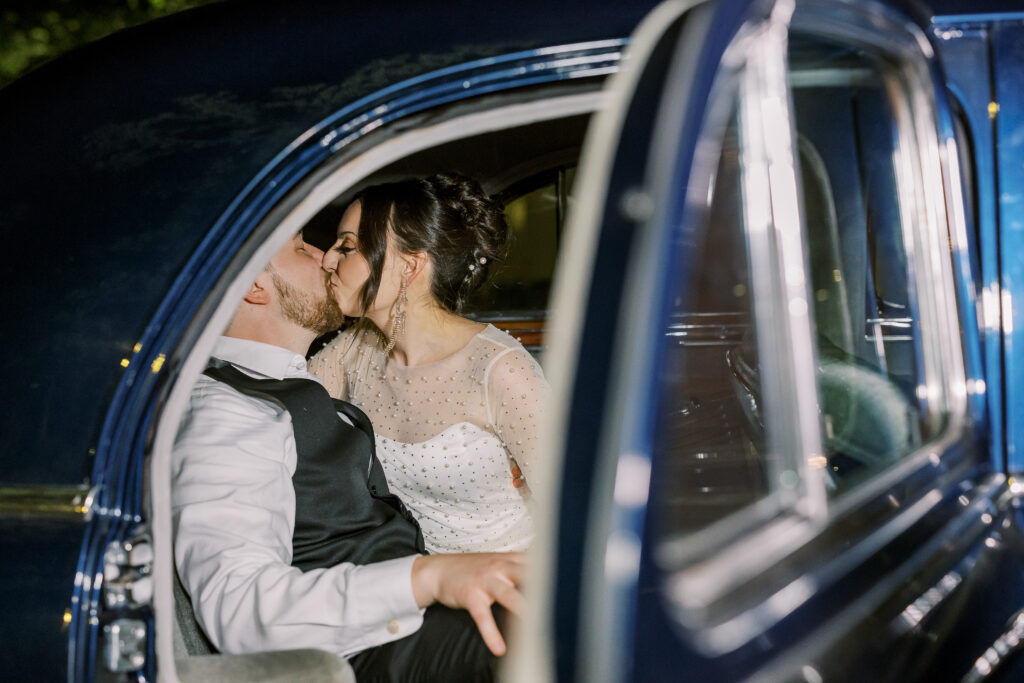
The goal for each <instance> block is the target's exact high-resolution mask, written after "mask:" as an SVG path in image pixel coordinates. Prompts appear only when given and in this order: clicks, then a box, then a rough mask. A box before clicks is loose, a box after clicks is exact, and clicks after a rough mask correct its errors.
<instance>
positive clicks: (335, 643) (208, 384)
mask: <svg viewBox="0 0 1024 683" xmlns="http://www.w3.org/2000/svg"><path fill="white" fill-rule="evenodd" d="M213 355H214V357H216V358H219V359H221V360H224V361H227V362H229V363H231V364H232V365H234V366H236V367H237V368H239V369H240V370H242V371H243V372H245V373H247V374H249V375H252V376H254V377H260V378H273V379H284V378H289V377H304V378H311V376H310V375H309V374H308V372H307V371H306V361H305V359H304V358H303V357H302V356H299V355H298V354H295V353H292V352H291V351H289V350H287V349H284V348H281V347H277V346H270V345H268V344H261V343H259V342H253V341H247V340H242V339H234V338H230V337H222V338H221V339H220V340H219V342H218V343H217V346H216V348H215V349H214V353H213ZM295 463H296V450H295V437H294V434H293V431H292V422H291V417H290V416H289V414H288V411H287V410H285V409H284V408H283V407H282V406H280V405H278V404H275V403H271V402H268V401H264V400H261V399H257V398H253V397H249V396H245V395H243V394H241V393H239V392H238V391H236V390H234V389H232V388H231V387H229V386H228V385H226V384H224V383H222V382H218V381H216V380H213V379H211V378H209V377H207V376H205V375H201V376H200V378H199V380H198V381H197V382H196V386H195V388H194V389H193V390H192V396H191V404H190V407H189V410H188V412H187V413H186V415H185V418H184V420H183V421H182V424H181V427H180V429H179V432H178V436H177V440H176V442H175V446H174V459H173V489H172V497H173V513H174V525H175V540H174V557H175V564H176V566H177V568H178V573H179V575H180V576H181V579H182V582H183V583H184V585H185V589H186V590H187V591H188V593H189V595H190V596H191V597H192V604H193V607H194V609H195V613H196V618H197V620H198V621H199V623H200V625H201V626H202V627H203V630H204V631H205V632H206V634H207V635H208V636H209V638H210V640H211V641H212V642H213V644H214V645H215V646H216V647H217V648H218V649H219V650H220V651H221V652H225V653H245V652H257V651H265V650H285V649H297V648H320V649H323V650H327V651H330V652H334V653H336V654H338V655H341V656H349V655H353V654H356V653H358V652H361V651H363V650H365V649H367V648H370V647H374V646H376V645H380V644H383V643H387V642H390V641H393V640H397V639H398V638H402V637H404V636H407V635H409V634H411V633H413V632H415V631H416V630H417V629H418V628H419V627H420V625H421V624H422V623H423V610H422V609H420V608H419V607H418V606H417V605H416V599H415V597H414V596H413V591H412V579H411V577H412V563H413V560H414V559H415V557H416V556H415V555H410V556H408V557H403V558H399V559H395V560H388V561H386V562H378V563H374V564H369V565H363V566H356V565H353V564H349V563H343V564H339V565H336V566H334V567H329V568H327V569H313V570H310V571H307V572H305V573H303V572H302V571H301V570H299V569H297V568H295V567H292V566H291V560H292V533H293V530H294V526H295V490H294V488H293V486H292V474H293V473H294V472H295Z"/></svg>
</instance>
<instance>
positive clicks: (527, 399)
mask: <svg viewBox="0 0 1024 683" xmlns="http://www.w3.org/2000/svg"><path fill="white" fill-rule="evenodd" d="M505 237H506V226H505V219H504V215H503V213H502V209H501V206H500V205H499V204H498V203H497V202H494V201H492V200H491V199H490V198H489V197H488V196H487V195H486V194H484V192H483V190H482V189H481V187H480V185H479V184H478V183H476V182H475V181H472V180H469V179H467V178H464V177H461V176H456V175H435V176H431V177H429V178H424V179H419V180H408V181H402V182H397V183H389V184H386V185H378V186H375V187H370V188H367V189H365V190H363V191H362V192H361V193H360V194H359V195H358V196H357V197H356V199H355V200H354V201H353V202H352V204H351V205H350V206H349V207H348V209H347V210H346V212H345V214H344V216H343V217H342V220H341V224H340V225H339V227H338V239H337V241H336V242H335V244H334V246H333V247H332V248H331V249H330V250H329V251H327V252H326V253H325V255H324V268H325V269H327V270H328V271H331V273H332V274H331V287H332V288H333V290H334V292H335V295H336V296H337V299H338V303H339V304H340V306H341V309H342V311H343V312H344V313H345V314H346V315H349V316H353V317H358V318H360V321H359V322H358V323H357V324H356V325H354V326H353V327H352V328H349V329H348V330H345V331H344V332H342V333H341V334H340V335H339V336H338V337H337V338H335V339H334V340H333V341H332V342H331V343H330V344H328V345H327V346H325V347H324V348H323V349H322V350H321V351H320V352H319V353H318V354H317V355H316V356H315V357H314V358H313V359H312V360H311V362H310V365H309V367H310V371H311V372H312V373H313V374H314V375H316V376H317V377H318V378H319V379H320V380H321V381H322V382H323V383H324V385H325V386H326V387H327V390H328V391H329V392H330V393H331V395H332V396H334V397H336V398H341V399H344V400H346V401H349V402H351V403H353V404H355V405H356V406H358V407H359V408H361V409H362V410H363V411H364V412H365V413H366V414H367V415H368V416H369V418H370V420H371V421H372V422H373V426H374V430H375V432H376V441H377V455H378V457H379V458H380V461H381V464H382V465H383V467H384V472H385V474H386V475H387V479H388V485H389V486H390V488H391V490H392V492H394V493H395V494H397V495H398V496H399V497H400V498H401V499H402V500H403V501H404V502H405V503H406V505H407V506H408V507H409V509H410V510H411V511H412V513H413V514H414V515H415V516H416V518H417V520H418V521H419V522H420V526H421V527H422V529H423V535H424V540H425V542H426V547H427V550H429V551H430V552H434V553H455V552H491V551H503V550H524V549H526V548H527V547H528V546H529V544H530V541H531V540H532V539H533V535H534V532H533V522H532V518H531V514H530V507H529V505H528V496H529V494H528V487H526V486H522V485H521V484H522V477H525V480H526V481H527V482H529V481H530V476H531V472H532V468H531V466H532V465H533V463H534V459H535V456H536V451H537V442H538V434H537V430H538V425H539V423H540V420H541V415H542V414H543V411H544V407H545V404H546V397H547V383H546V382H545V380H544V377H543V375H542V374H541V370H540V366H539V365H538V364H537V362H536V361H535V360H534V359H533V357H532V356H530V354H529V353H528V352H527V351H526V350H525V349H524V348H523V346H522V345H521V344H520V343H519V342H517V341H516V340H515V339H513V338H512V337H510V336H509V335H508V334H506V333H504V332H502V331H500V330H498V329H496V328H495V327H493V326H491V325H484V324H481V323H477V322H474V321H472V320H468V319H466V318H463V317H461V316H460V315H458V313H459V311H460V310H461V308H462V305H463V303H464V302H465V301H466V299H467V298H468V297H469V295H470V294H471V293H472V292H473V291H475V290H476V289H477V288H478V287H480V285H482V284H483V283H484V281H485V280H486V278H487V272H488V269H489V267H490V266H491V265H492V264H493V263H495V262H496V261H499V260H500V258H501V255H502V253H503V251H504V243H505Z"/></svg>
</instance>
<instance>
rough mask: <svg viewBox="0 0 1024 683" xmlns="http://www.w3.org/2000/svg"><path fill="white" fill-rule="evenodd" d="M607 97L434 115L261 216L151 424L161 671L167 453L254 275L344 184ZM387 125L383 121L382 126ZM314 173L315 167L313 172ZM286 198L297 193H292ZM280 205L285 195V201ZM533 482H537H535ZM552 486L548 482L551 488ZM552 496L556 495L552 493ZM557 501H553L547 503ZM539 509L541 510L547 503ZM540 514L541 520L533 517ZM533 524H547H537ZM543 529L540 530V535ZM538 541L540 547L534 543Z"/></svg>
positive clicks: (166, 664)
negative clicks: (264, 228) (263, 233)
mask: <svg viewBox="0 0 1024 683" xmlns="http://www.w3.org/2000/svg"><path fill="white" fill-rule="evenodd" d="M605 105H606V96H605V94H604V92H603V91H588V92H583V93H575V94H563V95H560V96H558V97H554V98H544V97H538V98H536V99H533V100H531V101H528V102H516V103H514V104H507V105H505V106H490V107H488V108H485V109H483V110H480V111H469V112H466V111H461V112H460V113H457V114H456V115H454V116H451V117H448V118H444V117H440V118H439V119H432V120H431V121H430V122H429V123H425V124H422V125H418V126H416V127H414V128H412V129H411V130H408V131H403V132H400V133H398V134H396V135H395V136H394V137H390V138H388V139H386V140H384V141H383V142H381V143H380V144H375V145H372V146H370V147H368V148H364V149H362V150H361V151H359V152H357V153H356V154H355V155H354V156H352V158H349V159H345V158H344V157H345V150H342V151H341V153H340V154H339V156H340V157H341V158H342V159H343V161H342V162H341V163H340V164H339V165H338V166H337V167H336V168H334V169H333V170H332V171H330V172H329V173H328V174H327V175H326V176H325V177H323V178H320V179H319V180H318V182H317V183H316V184H315V186H314V187H313V188H312V189H307V188H304V186H302V185H301V184H300V185H298V186H297V187H296V189H295V191H294V192H295V193H302V194H303V195H304V196H303V198H302V199H301V200H299V201H298V202H296V203H294V204H292V205H291V206H290V207H289V208H287V210H286V211H285V212H284V213H283V215H282V214H281V213H279V212H278V211H271V212H270V213H269V214H268V216H267V218H266V219H265V221H267V222H276V223H277V226H276V227H275V228H274V229H273V231H272V232H271V234H270V235H269V236H268V237H267V239H266V240H265V241H264V242H263V243H262V244H261V245H260V246H259V247H257V248H256V250H255V251H254V252H253V253H252V255H251V257H250V258H249V260H248V262H247V263H246V264H245V266H243V267H242V268H241V269H240V270H239V271H238V272H237V273H236V274H235V275H234V276H233V277H232V279H231V283H230V284H229V285H228V287H227V288H226V290H225V292H224V295H223V296H222V298H221V300H220V302H219V303H218V304H217V306H216V308H215V310H214V312H213V314H212V315H211V316H210V318H209V319H208V320H207V322H206V323H205V325H204V328H203V331H202V332H201V333H200V335H199V336H198V337H197V339H196V341H195V344H194V345H193V347H192V348H191V349H190V350H189V351H188V353H187V355H186V356H185V358H184V360H183V361H182V363H181V366H180V369H179V371H178V374H177V378H176V380H175V384H174V386H173V387H172V388H171V390H170V393H169V394H168V396H167V400H166V403H165V404H164V406H163V408H162V409H161V411H160V413H159V415H158V417H157V423H156V427H155V433H154V434H155V435H154V438H153V444H152V450H151V459H152V465H151V468H150V474H149V477H148V483H149V485H150V492H151V505H150V509H151V516H150V519H151V524H152V529H153V542H154V557H155V560H154V563H153V575H154V594H153V605H154V619H155V621H156V625H157V641H156V651H157V656H158V658H159V660H160V662H161V667H162V668H161V672H160V673H161V677H167V678H168V680H172V681H173V680H177V679H176V676H177V674H176V671H175V669H174V664H173V662H174V650H173V643H172V637H171V636H172V634H173V629H174V628H175V626H174V619H175V616H174V605H173V597H172V590H171V587H172V583H173V572H174V569H173V563H174V560H173V551H172V524H171V517H172V514H171V476H170V475H171V464H172V463H171V453H172V447H173V444H174V439H175V436H176V434H177V429H178V425H179V424H180V421H181V418H182V416H183V415H184V414H185V410H186V408H187V406H188V402H189V395H190V392H191V390H192V386H193V384H194V383H195V381H196V379H197V378H198V377H199V374H200V373H201V372H202V370H203V368H204V367H205V366H206V362H207V359H208V358H209V356H210V353H211V352H212V351H213V347H214V344H215V343H216V341H217V339H218V337H219V336H220V334H221V332H222V330H223V329H224V328H225V327H226V326H227V324H228V322H229V321H230V319H231V317H232V315H234V312H235V309H236V308H237V306H238V302H239V301H241V299H242V296H243V294H244V293H245V290H246V289H247V288H248V286H249V284H248V283H251V281H252V279H253V278H254V277H256V275H258V274H259V272H260V271H261V270H262V269H263V267H264V265H265V264H266V263H267V262H269V261H270V259H271V257H272V256H273V255H274V253H276V251H277V250H278V249H279V248H280V247H281V246H282V245H283V244H284V243H285V242H286V241H287V240H288V239H289V237H291V236H292V235H294V234H295V233H296V232H297V231H298V230H299V229H300V228H301V227H302V226H303V225H304V224H305V223H306V222H307V221H308V220H309V219H311V218H312V217H313V216H314V215H315V214H316V212H317V211H319V210H320V209H321V208H323V207H324V206H326V205H327V204H328V203H329V202H330V201H331V200H332V199H334V197H336V196H337V195H339V194H341V193H342V192H343V191H344V190H345V189H347V188H349V187H352V186H353V185H355V184H356V183H358V182H359V181H360V180H362V179H364V178H366V177H367V176H369V175H371V174H372V173H374V172H375V171H377V170H379V169H381V168H383V167H385V166H387V165H388V164H389V163H391V162H392V161H395V160H397V159H399V158H402V157H405V156H408V155H410V154H414V153H416V152H418V151H421V150H424V149H428V148H430V147H434V146H437V145H441V144H444V143H446V142H450V141H452V140H457V139H461V138H466V137H471V136H473V135H478V134H482V133H487V132H492V131H498V130H504V129H507V128H512V127H516V126H521V125H528V124H530V123H537V122H541V121H547V120H552V119H557V118H564V117H568V116H574V115H577V114H585V113H592V112H595V111H598V110H600V109H603V108H604V107H605ZM386 128H387V127H386V126H384V127H381V130H382V131H383V130H384V129H386ZM314 174H315V172H314ZM291 196H295V195H294V194H293V195H291ZM283 203H284V204H287V203H288V200H287V199H285V200H284V201H283ZM559 464H560V463H559V462H558V458H556V457H551V458H547V459H544V460H542V461H541V463H540V465H539V467H540V468H541V469H542V470H543V471H542V472H541V474H543V475H544V476H543V477H541V479H542V481H548V482H550V480H551V478H552V477H553V476H554V473H555V472H556V471H558V466H559ZM534 488H535V489H536V488H537V487H536V486H535V487H534ZM554 490H555V489H554V488H553V487H552V491H554ZM551 495H554V494H553V493H552V494H551ZM555 507H557V506H554V505H552V509H554V508H555ZM542 509H544V510H547V509H548V506H544V507H543V508H542ZM538 519H540V518H538ZM538 527H539V529H540V530H541V531H542V532H543V530H544V529H546V528H548V527H550V525H545V524H543V523H542V522H539V523H538ZM540 537H541V533H539V534H538V539H539V540H540ZM539 545H540V544H539V542H538V546H539Z"/></svg>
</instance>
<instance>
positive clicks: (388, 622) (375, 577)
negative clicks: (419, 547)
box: [349, 555, 426, 654]
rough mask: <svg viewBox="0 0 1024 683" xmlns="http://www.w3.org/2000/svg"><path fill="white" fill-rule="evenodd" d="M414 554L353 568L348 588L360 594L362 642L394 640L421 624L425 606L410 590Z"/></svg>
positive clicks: (415, 629) (378, 642) (409, 632)
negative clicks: (418, 602)
mask: <svg viewBox="0 0 1024 683" xmlns="http://www.w3.org/2000/svg"><path fill="white" fill-rule="evenodd" d="M417 557H419V555H409V556H408V557H400V558H398V559H395V560H386V561H384V562H374V563H373V564H367V565H361V566H356V567H355V569H354V570H353V573H352V576H351V579H350V583H349V590H351V591H352V595H357V596H360V599H359V602H358V604H359V616H360V619H359V621H360V623H362V624H364V625H365V628H366V631H365V632H364V634H363V637H364V640H365V641H366V642H369V643H374V644H382V643H388V642H391V641H393V640H398V639H399V638H404V637H406V636H408V635H412V634H413V633H415V632H416V631H417V630H418V629H419V627H420V626H421V625H422V624H423V613H424V612H425V611H426V610H425V609H422V608H420V607H419V605H417V604H416V596H415V595H414V594H413V590H412V565H413V562H415V561H416V558H417ZM369 596H373V597H372V598H371V597H369ZM368 598H369V599H368ZM361 649H365V648H361ZM350 654H355V653H354V652H353V653H350Z"/></svg>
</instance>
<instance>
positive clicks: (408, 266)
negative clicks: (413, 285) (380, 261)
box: [402, 251, 428, 282]
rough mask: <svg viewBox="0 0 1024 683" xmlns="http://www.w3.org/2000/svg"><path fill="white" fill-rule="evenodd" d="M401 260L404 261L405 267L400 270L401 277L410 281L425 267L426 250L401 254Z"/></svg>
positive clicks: (426, 259)
mask: <svg viewBox="0 0 1024 683" xmlns="http://www.w3.org/2000/svg"><path fill="white" fill-rule="evenodd" d="M402 261H403V262H404V263H405V268H404V270H403V271H402V277H404V278H405V279H406V281H407V282H412V281H413V280H415V279H416V276H417V275H419V274H420V273H422V272H423V269H424V268H426V267H427V262H428V258H427V252H425V251H414V252H413V253H411V254H402Z"/></svg>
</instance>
